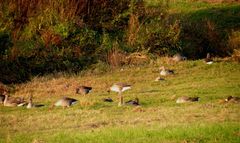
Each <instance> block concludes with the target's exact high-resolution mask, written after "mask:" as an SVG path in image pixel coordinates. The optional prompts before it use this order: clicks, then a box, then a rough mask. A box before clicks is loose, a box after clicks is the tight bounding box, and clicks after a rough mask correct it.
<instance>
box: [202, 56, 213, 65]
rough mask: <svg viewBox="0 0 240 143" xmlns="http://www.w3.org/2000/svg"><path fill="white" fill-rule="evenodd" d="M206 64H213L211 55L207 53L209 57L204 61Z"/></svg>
mask: <svg viewBox="0 0 240 143" xmlns="http://www.w3.org/2000/svg"><path fill="white" fill-rule="evenodd" d="M204 61H205V63H206V64H208V65H210V64H212V63H213V60H212V58H211V55H210V53H207V57H206V58H205V59H204Z"/></svg>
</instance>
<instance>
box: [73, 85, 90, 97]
mask: <svg viewBox="0 0 240 143" xmlns="http://www.w3.org/2000/svg"><path fill="white" fill-rule="evenodd" d="M91 90H92V87H88V86H79V87H77V88H76V94H82V95H86V94H88V93H89V92H91Z"/></svg>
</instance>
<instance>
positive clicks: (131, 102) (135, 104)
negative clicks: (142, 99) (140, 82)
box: [125, 98, 140, 106]
mask: <svg viewBox="0 0 240 143" xmlns="http://www.w3.org/2000/svg"><path fill="white" fill-rule="evenodd" d="M125 103H126V104H127V105H133V106H139V105H140V104H139V99H138V98H135V100H129V101H127V102H125Z"/></svg>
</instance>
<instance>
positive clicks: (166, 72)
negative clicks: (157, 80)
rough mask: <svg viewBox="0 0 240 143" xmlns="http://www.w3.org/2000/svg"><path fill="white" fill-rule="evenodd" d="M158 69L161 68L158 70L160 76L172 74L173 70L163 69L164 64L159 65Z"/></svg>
mask: <svg viewBox="0 0 240 143" xmlns="http://www.w3.org/2000/svg"><path fill="white" fill-rule="evenodd" d="M159 69H160V70H161V71H160V75H162V76H167V75H171V74H174V71H173V70H168V69H165V67H164V66H162V67H160V68H159Z"/></svg>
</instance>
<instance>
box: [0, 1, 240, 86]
mask: <svg viewBox="0 0 240 143" xmlns="http://www.w3.org/2000/svg"><path fill="white" fill-rule="evenodd" d="M189 7H190V8H189ZM239 28H240V5H239V4H237V3H231V4H229V3H223V4H209V3H206V2H201V1H194V2H192V3H189V2H188V1H187V0H186V1H184V0H180V1H174V2H173V1H169V0H166V1H165V0H159V1H157V0H151V1H150V0H149V1H148V0H145V1H144V0H114V1H109V0H97V1H94V0H88V1H86V0H56V1H45V0H38V1H33V0H0V68H1V70H0V81H2V82H4V83H12V82H22V81H25V80H27V79H29V78H30V77H31V76H32V75H43V74H46V73H53V72H58V71H66V72H73V73H77V72H79V71H81V70H83V69H85V68H90V67H92V68H94V66H96V65H97V66H99V65H101V66H105V65H112V66H118V65H122V64H131V61H126V60H125V59H128V58H126V57H128V56H129V55H131V53H135V52H138V53H144V54H146V55H149V54H150V55H152V54H153V55H169V56H171V55H173V54H174V53H177V52H180V53H182V54H184V55H186V56H187V57H189V58H193V59H197V58H202V57H205V55H206V53H207V52H211V53H212V54H214V55H215V56H229V55H231V54H232V52H233V49H236V48H238V47H239V45H240V44H239V43H240V42H239V41H240V40H239V35H240V34H239V33H240V32H239ZM150 57H152V56H150Z"/></svg>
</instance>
